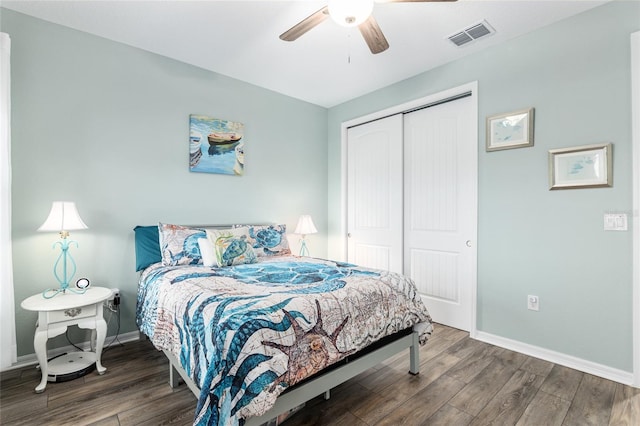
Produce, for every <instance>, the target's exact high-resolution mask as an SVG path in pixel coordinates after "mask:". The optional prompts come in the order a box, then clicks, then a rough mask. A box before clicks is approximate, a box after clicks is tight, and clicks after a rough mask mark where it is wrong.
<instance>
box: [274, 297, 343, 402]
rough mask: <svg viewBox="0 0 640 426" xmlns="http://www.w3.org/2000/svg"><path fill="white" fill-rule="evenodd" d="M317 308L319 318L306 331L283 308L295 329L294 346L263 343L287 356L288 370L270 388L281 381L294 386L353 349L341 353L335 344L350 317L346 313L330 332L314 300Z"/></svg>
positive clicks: (317, 303) (318, 304)
mask: <svg viewBox="0 0 640 426" xmlns="http://www.w3.org/2000/svg"><path fill="white" fill-rule="evenodd" d="M316 307H317V309H318V320H317V321H316V324H315V325H314V326H313V328H311V329H310V330H309V331H307V332H305V331H304V330H303V329H302V327H300V324H298V322H297V321H296V319H295V318H294V317H293V316H292V315H291V314H290V313H289V311H287V310H285V309H283V310H282V311H283V312H284V315H285V316H286V317H287V319H288V320H289V321H290V322H291V326H292V327H293V330H294V331H295V337H296V341H295V343H294V344H293V345H291V346H285V345H281V344H279V343H274V342H267V341H263V342H262V344H263V345H265V346H270V347H272V348H276V349H278V350H279V351H282V352H284V353H285V354H286V355H287V356H288V358H289V362H288V365H287V371H286V372H285V373H284V374H282V375H281V376H280V377H278V379H276V381H275V382H274V383H273V385H272V387H271V389H274V388H275V387H276V386H278V385H280V384H283V385H284V386H287V387H288V386H291V385H294V384H296V383H298V382H299V381H301V380H303V379H305V378H307V377H310V376H311V375H312V374H315V373H317V372H318V371H320V370H322V369H323V368H325V367H327V366H328V365H331V364H333V363H334V362H336V361H339V360H340V359H342V358H344V357H346V356H348V355H350V354H352V353H353V352H354V351H353V350H350V351H347V352H341V351H340V350H339V349H338V347H337V346H336V340H337V339H338V335H339V334H340V332H341V331H342V329H343V328H344V326H345V324H346V323H347V321H348V320H349V317H348V316H347V317H346V318H345V319H344V320H343V321H342V323H341V324H340V325H339V326H338V327H337V328H336V329H335V330H334V332H333V333H331V335H329V334H328V333H327V332H326V331H325V330H324V329H323V324H322V313H321V311H320V303H319V302H318V300H316Z"/></svg>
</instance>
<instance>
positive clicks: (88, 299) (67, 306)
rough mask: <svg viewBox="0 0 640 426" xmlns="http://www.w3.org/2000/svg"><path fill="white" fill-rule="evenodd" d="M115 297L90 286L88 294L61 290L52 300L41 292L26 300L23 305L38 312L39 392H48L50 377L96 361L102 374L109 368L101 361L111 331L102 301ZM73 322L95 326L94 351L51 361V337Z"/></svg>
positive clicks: (36, 338)
mask: <svg viewBox="0 0 640 426" xmlns="http://www.w3.org/2000/svg"><path fill="white" fill-rule="evenodd" d="M109 297H111V290H110V289H108V288H104V287H90V288H88V289H87V291H86V292H85V293H84V294H75V293H71V292H67V293H60V294H58V295H57V296H55V297H53V298H51V299H45V298H44V297H42V293H38V294H36V295H34V296H31V297H29V298H27V299H25V300H23V301H22V303H21V304H20V306H22V308H23V309H26V310H28V311H36V312H38V323H37V326H36V334H35V336H34V338H33V347H34V349H35V351H36V357H37V358H38V363H39V364H40V371H41V372H42V380H41V381H40V384H39V385H38V386H36V392H37V393H41V392H44V389H45V388H46V386H47V379H48V378H49V377H50V376H51V377H54V378H55V377H56V376H57V375H63V374H69V373H73V372H75V371H79V370H83V369H86V368H87V367H90V366H91V365H92V364H94V363H95V365H96V369H97V370H98V374H104V372H105V371H107V369H106V368H104V367H103V366H102V363H101V362H100V357H101V355H102V347H103V345H104V339H105V337H106V334H107V323H106V322H105V321H104V318H103V316H102V309H103V308H102V302H104V301H105V300H107V299H108V298H109ZM70 325H77V326H78V327H80V328H89V329H92V330H93V331H92V333H91V349H92V352H72V353H69V354H67V355H64V356H60V357H57V358H55V359H52V360H51V362H47V340H48V339H49V338H51V337H55V336H58V335H60V334H62V333H64V332H66V331H67V327H69V326H70Z"/></svg>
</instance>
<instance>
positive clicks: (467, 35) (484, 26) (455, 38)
mask: <svg viewBox="0 0 640 426" xmlns="http://www.w3.org/2000/svg"><path fill="white" fill-rule="evenodd" d="M495 31H496V30H494V29H493V28H492V27H491V25H489V23H488V22H487V21H482V22H480V23H478V24H475V25H472V26H470V27H469V28H465V29H464V30H462V31H459V32H457V33H455V34H454V35H451V36H449V37H448V38H449V40H451V42H452V43H453V44H455V45H456V46H458V47H459V46H462V45H464V44H467V43H469V42H472V41H474V40H477V39H479V38H480V37H484V36H486V35H489V34H493V33H494V32H495Z"/></svg>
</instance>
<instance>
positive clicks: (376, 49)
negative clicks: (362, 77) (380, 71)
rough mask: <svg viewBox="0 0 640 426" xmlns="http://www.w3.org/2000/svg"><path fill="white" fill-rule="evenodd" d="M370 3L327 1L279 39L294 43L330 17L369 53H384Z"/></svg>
mask: <svg viewBox="0 0 640 426" xmlns="http://www.w3.org/2000/svg"><path fill="white" fill-rule="evenodd" d="M376 1H377V2H378V3H400V2H407V3H408V2H411V3H414V2H415V3H418V2H421V3H427V2H445V1H457V0H376ZM373 3H374V0H329V1H328V4H327V6H325V7H323V8H322V9H320V10H318V11H316V12H315V13H313V14H311V15H309V16H307V17H306V18H305V19H303V20H302V21H300V22H298V23H297V24H295V25H294V26H293V27H291V28H290V29H288V30H287V31H285V32H283V33H282V34H280V39H281V40H284V41H294V40H296V39H298V37H300V36H301V35H303V34H305V33H306V32H307V31H309V30H311V29H313V28H314V27H316V26H317V25H319V24H321V23H322V22H324V20H325V19H327V18H328V17H331V18H332V19H333V20H334V21H335V22H337V23H338V24H340V25H342V26H345V27H355V26H357V27H358V29H359V30H360V33H361V34H362V37H364V41H365V42H366V43H367V45H368V46H369V49H370V50H371V53H373V54H374V55H375V54H376V53H380V52H384V51H385V50H387V49H388V48H389V43H388V42H387V39H386V38H385V36H384V34H382V30H381V29H380V26H379V25H378V22H377V21H376V20H375V18H374V17H373V15H372V14H371V12H372V11H373Z"/></svg>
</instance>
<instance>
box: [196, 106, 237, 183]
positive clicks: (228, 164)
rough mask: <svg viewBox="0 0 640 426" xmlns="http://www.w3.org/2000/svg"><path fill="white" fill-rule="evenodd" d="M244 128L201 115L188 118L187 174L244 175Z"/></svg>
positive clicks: (232, 122) (233, 122)
mask: <svg viewBox="0 0 640 426" xmlns="http://www.w3.org/2000/svg"><path fill="white" fill-rule="evenodd" d="M243 137H244V124H242V123H238V122H235V121H228V120H221V119H219V118H213V117H207V116H204V115H195V114H191V115H190V116H189V170H190V171H192V172H201V173H219V174H225V175H236V176H242V175H243V174H244V140H243Z"/></svg>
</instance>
